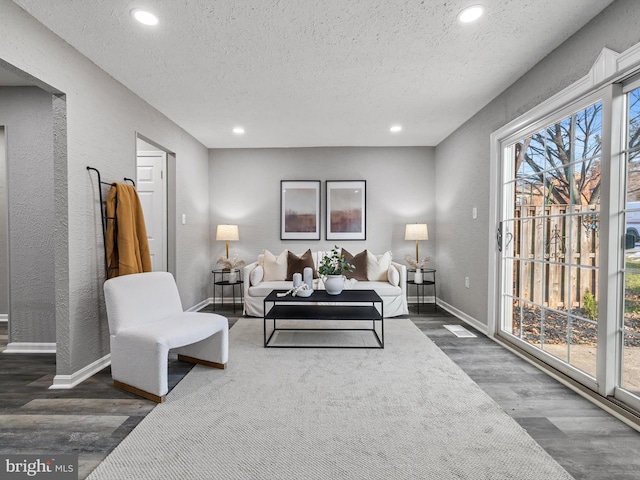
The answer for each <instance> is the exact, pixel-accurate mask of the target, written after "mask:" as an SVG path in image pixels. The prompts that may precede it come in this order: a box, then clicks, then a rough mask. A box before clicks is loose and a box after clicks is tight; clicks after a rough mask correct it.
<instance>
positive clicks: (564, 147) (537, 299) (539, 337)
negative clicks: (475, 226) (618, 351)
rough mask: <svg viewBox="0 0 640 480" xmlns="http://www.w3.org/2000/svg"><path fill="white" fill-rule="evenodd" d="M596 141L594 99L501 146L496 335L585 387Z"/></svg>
mask: <svg viewBox="0 0 640 480" xmlns="http://www.w3.org/2000/svg"><path fill="white" fill-rule="evenodd" d="M601 139H602V103H601V102H599V101H596V102H593V103H590V104H586V105H584V106H581V107H580V108H579V109H577V110H575V111H572V112H570V113H568V114H566V115H564V116H562V117H560V118H558V119H557V120H555V121H553V122H550V123H547V124H543V125H541V126H540V128H537V129H536V130H534V131H532V132H531V133H529V134H526V135H524V136H521V137H519V138H516V139H514V140H513V141H512V142H511V143H508V144H506V145H505V146H504V153H503V171H502V227H501V233H502V253H501V268H502V282H501V290H502V298H501V302H502V317H501V324H500V328H499V332H498V333H499V334H501V335H502V336H504V337H506V338H507V339H508V340H509V341H511V342H514V343H516V344H518V346H520V347H521V348H524V349H525V350H528V351H530V352H532V353H534V354H535V355H537V356H540V357H542V358H544V359H545V361H547V362H549V363H551V364H553V365H554V366H556V367H559V368H560V369H561V370H563V371H565V372H567V373H569V374H571V375H575V376H578V377H582V380H583V381H586V382H587V383H590V384H595V377H596V369H597V368H596V358H597V347H598V300H599V298H598V297H599V290H600V289H599V285H598V276H599V260H600V183H601V163H602V161H601V154H602V142H601ZM639 226H640V225H639ZM639 273H640V271H639ZM639 278H640V275H639Z"/></svg>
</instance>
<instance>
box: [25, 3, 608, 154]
mask: <svg viewBox="0 0 640 480" xmlns="http://www.w3.org/2000/svg"><path fill="white" fill-rule="evenodd" d="M14 1H15V3H17V4H18V5H20V6H21V7H22V8H24V9H25V10H26V11H27V12H29V13H30V14H31V15H33V16H34V17H35V18H36V19H38V20H39V21H40V22H41V23H43V24H44V25H45V26H47V27H48V28H49V29H51V30H52V31H53V32H55V33H56V34H58V35H59V36H60V37H62V38H63V39H64V40H66V41H67V42H68V43H69V44H71V45H72V46H74V47H75V48H76V49H78V50H79V51H80V52H81V53H83V54H84V55H85V56H87V57H88V58H90V59H91V60H92V61H93V62H94V63H96V64H97V65H98V66H100V67H101V68H102V69H104V70H105V71H107V72H108V73H109V74H110V75H112V76H113V77H114V78H115V79H117V80H118V81H120V82H121V83H123V84H124V85H126V86H127V87H128V88H129V89H131V90H132V91H134V92H135V93H136V94H138V95H139V96H140V97H142V98H143V99H144V100H146V101H147V102H148V103H150V104H151V105H153V106H154V107H156V108H157V109H158V110H160V111H161V112H162V113H164V114H165V115H166V116H167V117H169V118H170V119H172V120H173V121H174V122H176V123H177V124H178V125H180V126H181V127H183V128H184V129H185V130H186V131H188V132H189V133H191V134H192V135H193V136H195V137H196V138H197V139H198V140H200V141H201V142H202V143H204V144H205V145H206V146H208V147H211V148H219V147H293V146H344V145H368V146H384V145H388V146H395V145H436V144H438V143H439V142H440V141H441V140H443V139H444V138H445V137H446V136H447V135H448V134H450V133H451V132H452V131H453V130H455V129H456V128H457V127H458V126H459V125H461V124H462V123H464V122H465V121H466V120H467V119H469V118H470V117H471V116H472V115H473V114H475V113H476V112H477V111H478V110H479V109H480V108H482V107H483V106H484V105H486V104H487V103H488V102H490V101H491V100H492V99H493V98H495V97H496V96H497V95H498V94H499V93H500V92H502V91H503V90H504V89H505V88H506V87H508V86H509V85H510V84H511V83H513V82H514V81H515V80H516V79H517V78H519V77H520V76H521V75H523V74H524V73H525V72H526V71H527V70H528V69H530V68H531V67H533V66H534V65H535V64H536V63H537V62H538V61H539V60H541V59H542V58H543V57H544V56H546V55H547V54H548V53H549V52H551V51H552V50H553V49H554V48H556V47H557V46H559V45H560V44H561V43H562V42H563V41H564V40H565V39H567V38H568V37H569V36H570V35H572V34H573V33H574V32H576V31H577V30H578V29H579V28H580V27H582V26H583V25H584V24H586V23H587V22H588V21H589V20H590V19H591V18H593V17H594V16H595V15H597V13H599V12H600V11H601V10H602V9H603V8H604V7H606V6H607V5H608V4H609V3H611V0H562V1H558V0H511V1H509V0H484V1H479V2H475V3H484V4H485V5H486V7H487V12H486V15H485V16H484V17H483V18H482V19H481V20H480V21H479V22H477V23H475V24H473V25H464V26H463V25H460V24H458V22H457V21H456V15H457V13H458V12H459V11H460V10H461V9H462V8H463V7H464V6H466V5H468V4H470V3H474V2H473V0H471V1H469V0H447V1H440V0H422V1H420V0H348V1H347V0H320V1H319V0H235V1H232V0H216V1H213V0H134V1H127V0H91V1H86V0H55V1H51V0H14ZM134 7H146V8H148V9H149V10H151V11H153V12H154V13H155V14H156V15H157V16H158V17H159V18H160V24H159V25H157V26H155V27H145V26H142V25H139V24H137V23H135V22H134V21H133V20H132V18H131V17H130V15H129V12H130V10H131V9H132V8H134ZM594 60H595V59H594ZM395 123H400V124H402V125H403V126H404V130H403V131H402V132H401V133H398V134H391V133H389V126H390V125H392V124H395ZM236 125H242V126H244V127H245V129H246V134H245V135H244V136H236V135H234V134H233V133H232V132H231V129H232V128H233V127H234V126H236ZM158 141H161V139H158Z"/></svg>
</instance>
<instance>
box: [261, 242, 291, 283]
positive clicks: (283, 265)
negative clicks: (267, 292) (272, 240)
mask: <svg viewBox="0 0 640 480" xmlns="http://www.w3.org/2000/svg"><path fill="white" fill-rule="evenodd" d="M262 265H263V268H264V281H265V282H273V281H280V280H284V279H286V278H287V250H283V251H282V253H281V254H280V255H278V256H277V257H276V256H275V255H274V254H273V253H271V252H270V251H269V250H265V251H264V261H263V262H262Z"/></svg>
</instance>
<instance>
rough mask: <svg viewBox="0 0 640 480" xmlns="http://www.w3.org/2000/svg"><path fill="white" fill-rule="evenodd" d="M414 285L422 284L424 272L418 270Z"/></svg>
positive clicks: (414, 276)
mask: <svg viewBox="0 0 640 480" xmlns="http://www.w3.org/2000/svg"><path fill="white" fill-rule="evenodd" d="M413 283H422V270H420V269H419V268H418V269H416V273H415V274H414V275H413Z"/></svg>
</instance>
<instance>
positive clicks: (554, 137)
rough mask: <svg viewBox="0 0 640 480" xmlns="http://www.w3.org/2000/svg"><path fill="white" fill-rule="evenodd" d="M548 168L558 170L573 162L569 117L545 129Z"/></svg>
mask: <svg viewBox="0 0 640 480" xmlns="http://www.w3.org/2000/svg"><path fill="white" fill-rule="evenodd" d="M546 135H547V152H548V162H549V167H548V168H558V167H561V166H563V165H568V164H569V163H571V162H572V161H573V159H572V153H571V117H569V118H565V119H564V120H562V121H560V122H558V123H556V124H554V125H551V126H550V127H548V128H547V129H546Z"/></svg>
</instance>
